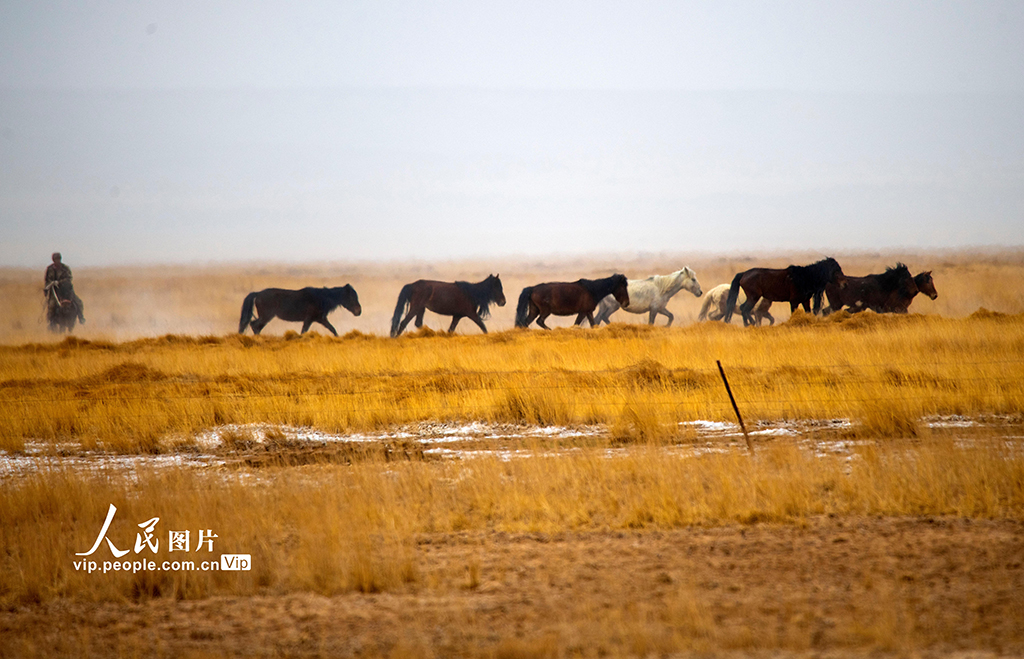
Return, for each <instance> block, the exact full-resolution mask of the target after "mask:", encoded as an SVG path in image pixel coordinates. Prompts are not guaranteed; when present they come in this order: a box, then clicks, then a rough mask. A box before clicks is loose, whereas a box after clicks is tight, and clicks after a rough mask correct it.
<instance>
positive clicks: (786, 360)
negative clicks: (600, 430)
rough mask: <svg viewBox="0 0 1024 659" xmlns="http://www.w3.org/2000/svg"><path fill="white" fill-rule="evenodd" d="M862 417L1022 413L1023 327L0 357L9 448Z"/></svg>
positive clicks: (888, 422) (832, 326)
mask: <svg viewBox="0 0 1024 659" xmlns="http://www.w3.org/2000/svg"><path fill="white" fill-rule="evenodd" d="M716 360H721V362H722V363H723V365H724V367H725V368H726V370H727V374H728V375H729V377H730V383H731V385H732V387H733V390H734V391H735V393H736V396H737V400H738V402H739V404H740V406H741V411H742V412H743V413H744V415H745V416H746V418H747V419H748V420H750V421H756V420H759V419H766V420H776V419H832V418H845V419H850V420H851V421H853V422H855V427H856V428H859V429H860V430H861V431H862V432H863V433H865V434H866V435H868V436H877V435H879V434H880V435H883V436H885V435H895V436H913V435H915V434H916V433H917V431H918V425H919V424H918V421H919V420H920V418H921V417H923V416H927V415H951V414H958V415H967V416H971V417H977V416H980V415H1003V416H1009V417H1015V416H1017V415H1019V414H1020V413H1021V412H1022V411H1024V315H998V314H994V313H984V312H983V313H976V314H974V315H972V316H969V317H967V318H956V319H948V318H940V317H933V316H920V315H910V316H898V317H897V316H877V315H874V314H870V313H864V314H858V315H855V316H848V315H846V314H836V315H833V316H830V317H829V318H828V319H824V320H822V319H818V318H814V317H810V316H801V317H799V318H794V319H792V320H790V321H789V322H787V323H786V324H785V325H783V326H779V327H773V328H762V329H742V328H740V327H732V326H726V325H723V324H721V323H704V324H698V325H692V326H688V327H680V328H674V327H673V328H667V329H666V328H662V327H654V328H651V327H648V326H642V325H613V326H611V327H606V328H600V329H597V330H579V329H573V330H568V329H560V330H555V331H553V332H550V333H549V332H542V331H538V330H508V331H505V332H496V333H492V334H489V335H486V336H484V335H472V336H448V335H434V334H433V333H432V332H429V331H423V332H420V333H419V334H415V335H411V336H408V337H402V338H400V339H397V340H395V339H389V338H382V337H376V336H367V335H363V334H360V333H350V334H349V335H346V336H344V337H340V338H334V337H324V336H319V335H314V334H312V333H310V334H307V335H305V336H301V337H300V336H299V335H296V334H294V333H293V334H291V335H288V336H285V337H250V336H238V335H227V336H223V337H217V336H209V337H182V336H166V337H162V338H155V339H138V340H135V341H129V342H126V343H107V342H103V341H85V340H80V339H74V338H73V339H67V340H65V341H63V342H60V343H45V344H29V345H24V346H16V347H0V372H2V373H3V379H2V380H0V392H2V397H0V415H2V416H3V418H4V419H5V422H4V423H3V425H2V427H0V448H4V449H6V450H13V451H19V450H22V449H23V448H24V445H25V442H26V441H29V440H43V441H46V442H50V443H51V444H57V443H61V442H68V441H74V442H79V443H81V444H82V445H83V446H85V447H86V448H89V449H93V448H102V449H104V450H108V451H113V452H121V453H139V452H141V453H152V452H167V451H175V450H185V449H187V448H188V447H189V446H194V437H195V436H196V434H198V433H200V432H202V431H204V430H208V429H210V428H214V427H217V426H222V425H225V424H244V423H266V424H274V425H280V426H287V427H313V428H317V429H320V430H323V431H327V432H332V433H346V432H353V431H362V430H369V429H375V428H383V427H389V426H394V425H398V424H406V423H411V422H417V421H475V420H481V421H491V422H504V423H524V424H541V425H551V424H558V425H579V424H605V425H608V426H610V427H611V428H612V429H613V431H614V432H615V433H617V434H619V435H621V436H622V438H623V439H624V440H627V441H632V440H638V441H640V440H642V441H656V442H674V441H678V440H680V439H684V440H685V437H679V436H678V428H677V424H678V423H679V422H680V421H693V420H729V419H732V418H734V417H733V412H732V408H731V407H730V405H729V402H728V398H727V397H726V395H725V390H724V388H723V384H722V381H721V379H720V376H719V373H718V370H717V367H716V365H715V361H716Z"/></svg>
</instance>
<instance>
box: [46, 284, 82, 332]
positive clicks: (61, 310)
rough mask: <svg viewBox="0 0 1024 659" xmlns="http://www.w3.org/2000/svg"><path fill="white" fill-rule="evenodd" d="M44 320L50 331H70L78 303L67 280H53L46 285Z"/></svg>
mask: <svg viewBox="0 0 1024 659" xmlns="http://www.w3.org/2000/svg"><path fill="white" fill-rule="evenodd" d="M44 291H45V292H46V322H47V324H48V325H49V327H50V331H51V332H65V331H66V332H69V333H70V332H71V330H73V329H75V321H76V320H77V319H78V315H79V314H78V305H76V304H75V296H74V290H73V289H72V287H71V282H70V281H69V280H66V279H65V280H61V281H53V282H50V283H49V284H47V285H46V288H45V289H44Z"/></svg>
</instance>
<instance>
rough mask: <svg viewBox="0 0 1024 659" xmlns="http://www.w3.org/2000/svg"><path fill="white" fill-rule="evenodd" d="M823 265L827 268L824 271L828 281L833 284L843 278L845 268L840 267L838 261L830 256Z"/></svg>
mask: <svg viewBox="0 0 1024 659" xmlns="http://www.w3.org/2000/svg"><path fill="white" fill-rule="evenodd" d="M822 263H823V264H824V266H825V268H824V269H825V275H826V277H827V280H828V281H830V282H832V283H837V282H838V281H839V277H842V276H843V268H842V266H840V265H839V261H836V260H835V259H834V258H832V257H831V256H830V257H828V258H827V259H825V260H824V261H822Z"/></svg>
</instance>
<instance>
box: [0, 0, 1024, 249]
mask: <svg viewBox="0 0 1024 659" xmlns="http://www.w3.org/2000/svg"><path fill="white" fill-rule="evenodd" d="M291 4H292V3H283V2H277V3H264V2H251V1H246V2H201V3H200V2H196V3H193V2H145V1H142V2H139V1H133V2H85V1H81V0H80V1H78V2H73V3H72V2H68V3H63V2H24V1H16V2H12V1H7V0H0V239H2V242H0V265H31V266H40V267H42V266H44V265H45V264H46V263H47V262H48V261H49V254H50V252H52V251H54V250H60V251H62V252H63V253H64V256H65V260H66V261H67V262H68V263H70V264H71V265H72V266H75V265H103V264H114V263H122V262H180V261H185V262H193V261H202V262H205V261H214V260H226V259H230V260H235V261H237V260H256V259H271V260H290V261H292V260H304V259H310V260H324V259H330V260H335V259H337V260H353V259H388V260H392V259H404V258H409V257H414V258H420V259H438V258H445V259H448V258H457V259H458V258H475V257H480V256H488V255H501V256H507V255H518V254H545V255H547V254H554V253H565V254H579V253H586V252H601V253H619V252H621V253H633V252H637V251H643V252H675V251H692V250H709V251H715V252H733V251H736V252H739V251H742V252H745V253H749V252H752V251H757V250H761V249H763V250H771V251H779V250H786V249H816V250H821V251H823V252H827V251H830V250H842V249H870V248H876V247H877V248H886V249H899V248H908V249H910V248H928V247H957V246H966V245H1006V244H1013V245H1020V244H1024V241H1022V239H1021V234H1022V229H1024V39H1022V38H1021V35H1022V34H1024V3H1022V2H984V1H980V0H970V1H967V0H964V1H960V2H942V1H936V0H928V1H926V2H900V1H898V0H896V1H894V0H887V1H884V2H870V1H866V0H857V1H852V2H845V1H835V0H832V1H828V2H825V1H822V2H784V1H780V2H726V1H722V0H713V1H708V2H635V1H632V2H595V1H588V2H557V1H553V0H548V1H546V2H527V1H522V0H519V1H516V2H478V1H475V2H443V1H440V2H439V1H431V2H422V3H420V2H382V1H374V2H323V3H317V2H302V3H295V4H296V5H297V6H295V7H294V8H293V7H292V6H291Z"/></svg>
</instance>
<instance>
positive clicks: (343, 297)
mask: <svg viewBox="0 0 1024 659" xmlns="http://www.w3.org/2000/svg"><path fill="white" fill-rule="evenodd" d="M303 290H306V291H309V292H310V293H311V294H312V295H313V296H314V297H315V298H316V299H317V300H319V301H320V302H321V303H322V304H323V306H324V310H325V311H326V312H327V313H331V312H332V311H334V310H335V309H337V308H338V307H340V306H341V305H343V304H345V303H346V302H348V301H350V300H351V299H352V293H353V292H354V291H355V289H354V288H352V284H345V285H344V286H332V287H328V286H324V287H322V288H305V289H303Z"/></svg>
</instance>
